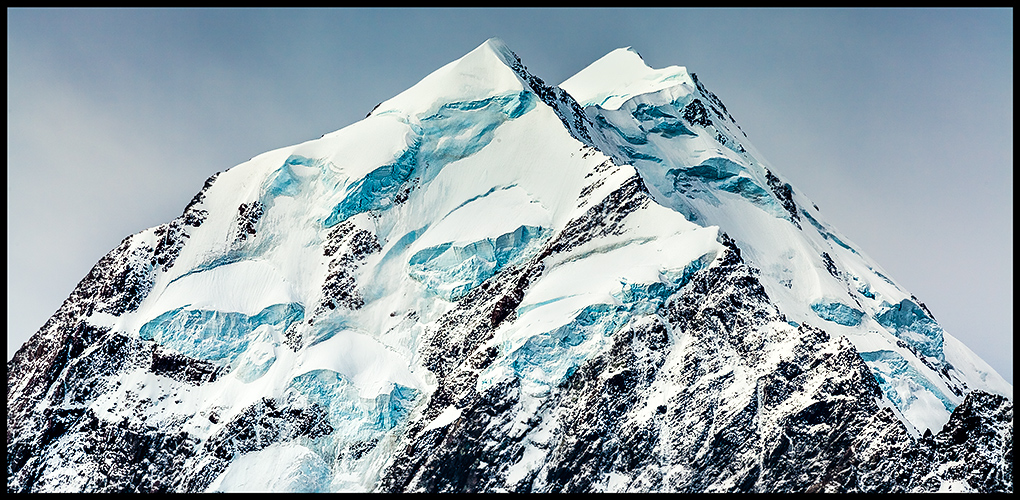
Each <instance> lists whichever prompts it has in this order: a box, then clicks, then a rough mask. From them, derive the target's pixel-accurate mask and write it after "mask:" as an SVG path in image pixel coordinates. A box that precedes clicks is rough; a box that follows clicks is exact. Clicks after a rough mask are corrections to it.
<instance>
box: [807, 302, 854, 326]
mask: <svg viewBox="0 0 1020 500" xmlns="http://www.w3.org/2000/svg"><path fill="white" fill-rule="evenodd" d="M811 310H813V311H814V312H815V314H817V315H818V317H819V318H822V319H824V320H826V321H831V322H833V323H837V324H840V325H843V326H857V325H859V324H861V318H863V317H864V311H861V310H859V309H856V308H853V307H850V306H848V305H846V304H843V303H841V302H835V301H832V302H829V301H822V302H815V303H813V304H811Z"/></svg>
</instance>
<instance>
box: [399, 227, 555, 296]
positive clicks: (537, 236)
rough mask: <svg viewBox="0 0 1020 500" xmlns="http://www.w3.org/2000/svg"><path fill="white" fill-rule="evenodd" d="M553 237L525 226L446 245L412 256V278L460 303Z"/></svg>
mask: <svg viewBox="0 0 1020 500" xmlns="http://www.w3.org/2000/svg"><path fill="white" fill-rule="evenodd" d="M551 234H552V231H551V230H549V229H547V228H542V227H537V226H527V225H524V226H520V227H518V228H517V229H515V230H514V231H512V232H509V233H506V234H502V235H500V236H498V237H496V238H486V239H483V240H479V241H475V242H472V243H469V244H466V245H453V244H452V243H443V244H441V245H437V246H433V247H429V248H425V249H423V250H419V251H418V252H417V253H415V254H414V255H412V256H411V259H410V261H409V265H410V271H409V274H410V276H411V277H412V278H414V279H415V280H418V281H419V282H421V283H422V284H423V285H425V288H426V289H427V290H428V291H430V292H431V293H434V294H436V295H438V296H440V297H442V298H444V299H446V300H450V301H455V300H459V299H460V298H461V297H463V296H464V295H467V293H468V292H470V291H471V289H472V288H474V287H476V286H478V285H480V284H481V283H482V282H484V281H485V280H487V279H489V278H490V277H492V276H493V275H494V274H496V273H498V272H499V271H500V270H501V269H503V268H504V267H506V266H508V265H513V264H517V263H519V262H521V261H523V260H524V259H526V258H528V257H529V256H531V254H532V253H534V251H536V249H537V248H538V247H539V246H540V245H541V243H542V242H544V241H545V240H546V239H547V238H548V237H549V236H550V235H551Z"/></svg>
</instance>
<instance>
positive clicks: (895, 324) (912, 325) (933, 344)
mask: <svg viewBox="0 0 1020 500" xmlns="http://www.w3.org/2000/svg"><path fill="white" fill-rule="evenodd" d="M883 306H884V307H885V309H884V310H883V311H882V313H880V314H879V315H878V316H876V317H875V319H876V320H878V322H879V324H881V325H882V326H884V327H886V328H887V329H888V330H889V331H890V332H892V333H893V334H894V335H896V336H897V337H898V338H900V339H901V340H903V341H904V342H906V343H907V344H910V345H911V346H913V347H914V348H916V349H917V350H918V351H920V352H921V353H922V354H924V355H925V356H928V357H932V358H936V359H938V360H939V361H945V357H944V354H943V352H942V337H943V331H942V327H940V326H939V324H938V323H936V322H935V320H934V319H932V318H930V317H928V315H927V314H925V312H924V310H923V309H921V307H920V306H918V305H917V304H915V303H914V302H912V301H911V300H910V299H903V300H902V301H900V303H899V304H896V305H892V304H889V303H883Z"/></svg>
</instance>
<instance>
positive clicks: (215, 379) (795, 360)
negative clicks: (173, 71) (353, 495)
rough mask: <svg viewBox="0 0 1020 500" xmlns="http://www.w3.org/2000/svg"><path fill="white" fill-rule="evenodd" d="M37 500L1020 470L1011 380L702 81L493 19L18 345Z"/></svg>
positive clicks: (985, 479)
mask: <svg viewBox="0 0 1020 500" xmlns="http://www.w3.org/2000/svg"><path fill="white" fill-rule="evenodd" d="M7 373H8V392H7V407H8V420H7V423H8V427H7V457H8V458H7V471H8V480H7V488H8V491H938V490H943V491H945V490H950V491H966V490H974V491H1012V490H1013V479H1012V463H1013V462H1012V461H1013V458H1012V445H1013V422H1012V420H1013V404H1012V390H1013V389H1012V386H1011V385H1010V384H1008V383H1006V382H1005V381H1004V380H1003V379H1002V377H1000V376H999V375H998V374H997V373H995V371H994V370H993V369H991V368H990V367H989V366H988V365H987V364H986V363H985V362H983V361H982V360H981V359H980V358H978V357H977V356H976V355H974V354H973V353H972V352H971V351H970V350H969V349H968V348H967V347H966V346H964V345H963V344H961V343H960V342H959V341H958V340H956V339H955V338H954V337H952V336H951V335H950V334H949V333H947V332H945V331H943V330H942V328H941V327H940V326H939V324H938V322H937V321H936V320H935V318H934V316H933V315H932V313H931V312H930V311H928V310H927V308H926V307H925V306H924V304H923V303H922V302H921V301H920V300H918V299H917V298H916V297H914V296H913V295H911V294H910V293H909V292H908V291H906V290H904V289H903V288H902V287H901V286H899V285H898V284H896V282H895V281H894V280H893V279H892V278H890V277H889V276H888V275H887V274H886V273H885V272H884V271H882V269H881V268H880V267H879V266H878V265H877V264H876V263H874V262H872V261H871V260H870V259H869V258H868V257H867V256H866V254H864V252H863V251H862V250H861V249H859V248H856V247H855V246H854V245H853V244H852V243H851V242H850V241H849V240H848V239H847V238H846V237H844V236H843V235H841V234H840V233H839V232H838V231H837V230H836V229H834V228H833V227H831V226H829V225H828V224H826V223H825V221H824V219H823V217H822V216H821V215H820V214H819V212H818V209H817V208H816V207H815V206H814V205H813V203H812V202H811V201H810V200H809V199H808V198H807V197H805V196H804V194H803V193H801V192H799V191H797V190H796V189H795V188H794V187H793V186H792V185H791V184H790V183H789V182H787V181H786V180H785V179H783V178H782V177H781V175H780V174H779V173H778V172H776V171H775V170H774V169H773V168H772V166H771V165H769V164H768V163H767V162H766V161H765V160H764V159H763V158H762V157H761V155H759V154H758V153H757V152H756V151H755V149H754V148H753V147H752V146H751V145H750V143H749V142H748V141H747V138H746V136H745V134H744V133H743V132H742V131H741V130H740V127H739V126H738V125H737V124H736V122H735V121H734V120H733V118H732V116H731V115H730V114H729V112H728V111H727V109H726V107H725V106H724V105H723V103H722V101H721V100H720V99H719V98H718V97H716V96H715V95H714V94H712V93H711V92H710V91H708V90H707V89H706V88H705V86H704V85H703V84H702V83H701V82H700V81H699V80H698V79H697V77H696V76H695V75H694V74H693V73H689V72H688V71H687V70H686V69H685V68H682V67H677V66H670V67H668V68H663V69H658V70H656V69H652V68H649V67H647V66H646V65H645V64H644V62H643V61H642V60H641V58H640V57H639V56H638V55H637V53H636V52H634V51H632V50H630V49H618V50H615V51H613V52H610V53H609V54H607V55H606V56H604V57H603V58H601V59H599V60H598V61H596V62H594V63H593V64H591V65H590V66H588V67H587V68H585V69H584V70H582V71H581V72H580V73H578V74H576V75H574V76H573V77H571V78H569V79H568V80H567V81H565V82H563V83H562V84H560V85H559V86H550V85H547V84H545V83H544V82H543V81H542V80H541V79H539V78H538V77H536V76H534V75H532V74H530V73H529V72H528V71H527V70H526V68H525V67H524V65H523V64H522V63H521V61H520V60H519V59H518V57H517V56H516V55H515V54H514V53H513V52H511V51H510V50H509V49H508V48H507V47H506V46H505V45H503V44H502V42H500V41H498V40H495V39H492V40H489V41H486V42H485V43H484V44H482V45H481V46H479V47H478V48H477V49H475V50H474V51H472V52H470V53H469V54H467V55H465V56H464V57H462V58H461V59H458V60H457V61H454V62H452V63H450V64H448V65H446V66H444V67H442V68H440V69H439V70H437V71H436V72H434V73H432V74H430V75H429V76H427V77H426V78H425V79H423V80H422V81H421V82H419V83H418V84H416V85H415V86H413V87H411V88H410V89H408V90H407V91H405V92H403V93H401V94H399V95H397V96H396V97H394V98H392V99H390V100H388V101H386V102H383V103H380V104H379V105H378V106H377V107H376V108H375V109H373V110H372V111H371V113H369V115H368V116H367V117H366V118H365V119H364V120H362V121H360V122H358V123H355V124H353V125H351V126H348V127H346V128H343V129H341V130H339V131H336V132H333V133H331V134H327V135H325V136H323V137H321V138H319V139H316V140H312V141H308V142H305V143H302V144H299V145H296V146H292V147H287V148H282V149H278V150H275V151H270V152H268V153H264V154H262V155H259V156H257V157H255V158H252V159H251V160H250V161H248V162H245V163H243V164H241V165H238V166H236V167H234V168H231V169H229V170H226V171H224V172H221V173H219V174H217V175H214V176H212V177H210V178H209V180H207V181H206V183H205V186H204V187H203V188H202V190H201V192H199V194H197V195H196V196H195V198H194V199H193V200H192V202H191V203H190V204H189V205H188V207H187V208H185V210H184V213H183V214H182V215H181V216H180V217H178V218H177V219H174V220H173V221H171V222H169V223H166V224H163V225H161V226H158V227H155V228H152V229H149V230H146V231H142V232H140V233H138V234H135V235H132V236H129V237H128V238H126V239H124V241H123V242H122V243H121V244H120V245H119V246H118V247H117V248H115V249H114V250H112V251H111V252H110V253H109V254H108V255H107V256H106V257H104V258H103V259H102V260H100V262H99V263H98V264H96V266H95V267H94V268H93V270H92V271H91V272H90V273H89V275H88V276H86V277H85V278H84V279H83V280H82V281H81V283H79V285H78V287H77V288H76V289H75V290H74V292H73V293H72V294H71V296H70V297H69V298H68V299H67V300H66V301H65V302H64V304H63V305H62V306H61V307H60V309H59V310H58V311H57V312H56V313H55V314H54V315H53V317H52V318H51V319H50V320H49V321H48V322H47V323H46V324H45V325H43V327H42V328H41V329H40V330H39V332H38V333H36V334H35V336H33V337H32V339H31V340H30V341H29V342H27V343H26V344H25V345H24V346H23V347H22V348H21V349H20V350H19V351H18V353H17V354H16V355H15V356H14V358H13V360H12V361H10V362H9V363H8V365H7Z"/></svg>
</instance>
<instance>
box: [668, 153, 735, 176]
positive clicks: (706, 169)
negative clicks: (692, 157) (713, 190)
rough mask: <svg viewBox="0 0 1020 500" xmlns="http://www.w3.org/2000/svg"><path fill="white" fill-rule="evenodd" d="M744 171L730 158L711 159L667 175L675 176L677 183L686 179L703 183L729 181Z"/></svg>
mask: <svg viewBox="0 0 1020 500" xmlns="http://www.w3.org/2000/svg"><path fill="white" fill-rule="evenodd" d="M743 171H744V167H743V166H741V165H740V164H739V163H737V162H735V161H733V160H730V159H728V158H722V157H715V158H709V159H707V160H705V161H703V162H701V164H700V165H695V166H693V167H686V168H675V169H672V170H670V171H669V172H667V175H675V176H676V177H677V181H680V180H681V179H683V178H685V177H693V178H697V179H700V180H703V181H720V180H723V179H728V178H730V177H733V176H735V175H737V174H740V173H741V172H743Z"/></svg>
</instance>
